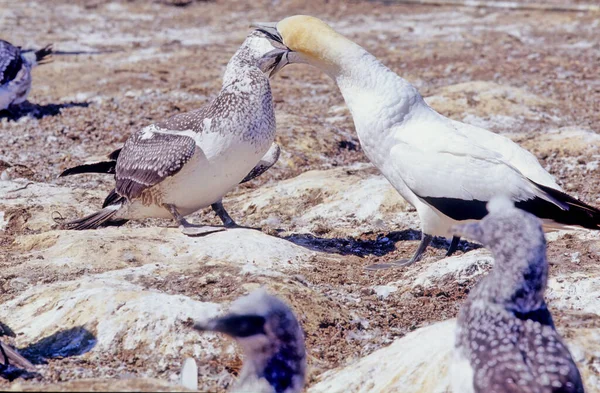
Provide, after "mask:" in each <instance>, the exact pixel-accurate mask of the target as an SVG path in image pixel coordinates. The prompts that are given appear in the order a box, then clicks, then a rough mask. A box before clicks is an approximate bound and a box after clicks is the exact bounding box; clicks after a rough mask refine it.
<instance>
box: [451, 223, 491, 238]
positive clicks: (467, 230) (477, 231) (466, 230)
mask: <svg viewBox="0 0 600 393" xmlns="http://www.w3.org/2000/svg"><path fill="white" fill-rule="evenodd" d="M451 231H452V234H453V235H454V236H461V237H466V238H467V239H469V240H474V241H476V242H479V243H482V242H483V229H482V228H481V225H479V223H478V222H473V223H468V224H457V225H454V226H453V227H452V230H451Z"/></svg>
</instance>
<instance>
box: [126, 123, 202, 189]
mask: <svg viewBox="0 0 600 393" xmlns="http://www.w3.org/2000/svg"><path fill="white" fill-rule="evenodd" d="M195 148H196V142H195V141H194V139H192V138H191V137H189V136H185V135H181V134H163V133H157V132H152V131H148V130H142V131H140V132H137V133H136V134H134V135H132V136H131V137H130V138H129V139H128V140H127V142H125V145H124V146H123V149H122V150H121V153H120V154H119V157H118V159H117V168H116V174H115V177H116V180H117V184H116V187H115V189H116V191H117V193H118V194H119V195H121V196H124V197H126V198H127V199H132V198H137V197H138V196H140V195H141V194H142V192H143V191H144V190H146V189H147V188H150V187H152V186H154V185H156V184H158V183H160V182H161V181H163V180H164V179H166V178H167V177H169V176H173V175H174V174H176V173H177V172H179V171H180V170H181V168H182V167H183V166H184V165H185V163H186V162H187V161H188V160H189V159H190V158H191V157H192V156H193V155H194V150H195Z"/></svg>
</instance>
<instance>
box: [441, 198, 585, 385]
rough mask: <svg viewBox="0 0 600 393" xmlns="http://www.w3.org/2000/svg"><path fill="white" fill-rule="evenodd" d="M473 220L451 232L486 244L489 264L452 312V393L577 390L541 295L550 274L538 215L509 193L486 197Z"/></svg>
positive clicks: (575, 374)
mask: <svg viewBox="0 0 600 393" xmlns="http://www.w3.org/2000/svg"><path fill="white" fill-rule="evenodd" d="M487 208H488V211H489V214H488V215H487V216H486V217H485V218H484V219H483V220H481V222H479V223H470V224H462V225H457V226H455V227H454V229H453V230H454V232H455V233H456V234H457V235H461V236H465V237H467V238H469V239H472V240H475V241H478V242H481V243H482V244H483V245H485V246H486V247H487V248H489V249H490V250H491V251H492V254H493V255H494V259H495V263H494V267H493V269H492V270H491V272H490V273H489V274H488V275H487V276H486V277H485V278H484V279H483V280H481V282H480V283H479V284H478V285H477V286H476V287H475V288H474V289H473V290H472V291H471V293H470V294H469V297H468V299H467V301H466V302H465V304H464V305H463V306H462V308H461V310H460V313H459V316H458V327H457V332H456V344H455V351H454V361H453V364H452V371H451V373H452V387H453V391H454V392H456V393H469V392H477V393H484V392H485V393H509V392H510V393H517V392H518V393H550V392H553V393H558V392H561V393H575V392H577V393H581V392H583V391H584V389H583V383H582V381H581V376H580V374H579V371H578V370H577V366H576V365H575V363H574V362H573V359H572V358H571V355H570V353H569V350H568V349H567V347H566V345H565V344H564V342H563V341H562V339H561V337H560V335H559V334H558V332H557V331H556V329H555V327H554V323H553V321H552V316H551V315H550V312H549V311H548V308H547V306H546V302H545V301H544V291H545V290H546V285H547V281H548V263H547V261H546V240H545V238H544V233H543V231H542V226H541V222H540V220H539V219H538V218H536V217H535V216H534V215H532V214H530V213H527V212H525V211H523V210H520V209H517V208H515V207H514V205H513V203H512V202H511V201H510V200H509V199H508V198H501V197H496V198H494V199H492V200H491V201H490V202H489V203H488V206H487Z"/></svg>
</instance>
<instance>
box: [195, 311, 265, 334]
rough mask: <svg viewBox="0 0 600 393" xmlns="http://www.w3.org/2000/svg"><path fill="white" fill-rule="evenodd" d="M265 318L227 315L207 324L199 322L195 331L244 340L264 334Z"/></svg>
mask: <svg viewBox="0 0 600 393" xmlns="http://www.w3.org/2000/svg"><path fill="white" fill-rule="evenodd" d="M264 325H265V318H264V317H262V316H260V315H225V316H223V317H220V318H215V319H211V320H209V321H207V322H197V323H196V324H195V325H194V329H196V330H198V331H201V332H202V331H213V332H219V333H225V334H227V335H229V336H231V337H235V338H244V337H248V336H253V335H256V334H264V331H265V330H264Z"/></svg>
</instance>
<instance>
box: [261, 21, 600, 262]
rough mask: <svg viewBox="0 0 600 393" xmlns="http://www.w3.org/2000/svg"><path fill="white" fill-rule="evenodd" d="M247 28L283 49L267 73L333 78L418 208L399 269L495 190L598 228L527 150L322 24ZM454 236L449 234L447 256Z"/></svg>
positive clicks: (480, 209) (562, 219) (563, 222)
mask: <svg viewBox="0 0 600 393" xmlns="http://www.w3.org/2000/svg"><path fill="white" fill-rule="evenodd" d="M254 26H255V27H257V28H258V30H259V31H263V32H265V34H268V35H269V38H270V39H271V40H272V41H274V42H276V43H277V45H285V46H286V47H287V51H286V50H285V48H284V49H282V48H281V47H280V48H278V49H276V50H274V51H272V52H270V53H269V54H267V55H266V56H265V58H271V59H276V61H277V65H276V66H275V67H274V69H273V71H274V72H277V71H278V70H280V69H281V68H283V67H284V66H285V65H286V64H291V63H308V64H311V65H313V66H315V67H317V68H319V69H321V70H323V71H324V72H325V73H327V74H328V75H329V76H330V77H331V78H332V79H333V80H334V81H335V82H336V84H337V85H338V87H339V89H340V91H341V93H342V95H343V97H344V100H345V101H346V104H347V105H348V108H349V109H350V112H351V113H352V117H353V118H354V125H355V127H356V132H357V134H358V138H359V140H360V143H361V146H362V148H363V150H364V152H365V154H366V156H367V157H368V158H369V160H370V161H371V162H372V163H373V164H374V165H375V166H376V167H377V168H379V170H380V171H381V172H382V173H383V175H384V176H385V177H386V178H387V179H388V180H389V181H390V183H391V184H392V185H393V186H394V188H395V189H396V190H397V191H398V192H399V193H400V194H401V195H402V197H404V198H405V199H406V200H407V201H408V202H409V203H411V204H412V205H413V206H414V207H415V208H416V210H417V212H418V214H419V218H420V219H421V231H422V240H421V244H420V245H419V247H418V249H417V251H416V252H415V254H414V255H413V256H412V258H410V259H409V260H404V261H401V262H397V263H396V264H397V265H407V264H411V263H414V262H416V261H418V260H419V259H420V258H421V256H422V254H423V252H424V251H425V249H426V248H427V246H428V244H429V242H430V241H431V239H432V237H433V236H445V237H449V236H451V233H450V228H451V227H452V225H454V224H456V223H457V222H460V221H466V220H480V219H481V218H483V217H484V216H485V214H486V210H485V205H486V203H487V202H488V201H489V200H490V199H491V198H492V197H493V196H495V195H498V194H507V195H509V196H510V197H511V198H512V200H513V201H515V202H516V206H517V207H519V208H521V209H524V210H526V211H529V212H531V213H533V214H535V215H536V216H538V217H540V218H542V219H544V220H545V222H546V223H548V224H552V225H554V226H580V227H584V228H591V229H600V210H598V209H596V208H594V207H592V206H589V205H587V204H585V203H583V202H581V201H579V200H577V199H575V198H573V197H571V196H569V195H567V194H565V193H564V192H563V191H562V190H561V188H560V187H559V186H558V185H557V184H556V181H555V180H554V178H553V177H552V176H551V175H550V174H549V173H548V172H546V171H545V170H544V168H542V166H541V165H540V164H539V162H538V161H537V159H536V158H535V157H534V156H533V155H532V154H531V153H529V152H528V151H527V150H525V149H523V148H521V147H520V146H519V145H517V144H516V143H514V142H512V141H511V140H510V139H508V138H506V137H503V136H501V135H498V134H494V133H493V132H490V131H487V130H484V129H482V128H479V127H475V126H472V125H468V124H464V123H461V122H458V121H454V120H451V119H449V118H447V117H445V116H442V115H441V114H439V113H437V112H436V111H435V110H433V109H432V108H431V107H429V105H427V104H426V103H425V101H424V100H423V98H422V97H421V95H420V94H419V92H418V91H417V89H416V88H415V87H414V86H412V85H411V84H410V83H409V82H407V81H406V80H404V79H402V78H401V77H399V76H398V75H396V74H395V73H394V72H393V71H391V70H390V69H389V68H387V67H386V66H384V65H383V64H382V63H381V62H380V61H379V60H377V59H376V58H375V57H374V56H373V55H371V54H370V53H369V52H367V51H366V50H365V49H363V48H362V47H361V46H359V45H357V44H356V43H354V42H352V41H350V40H349V39H347V38H345V37H344V36H342V35H341V34H339V33H337V32H336V31H334V30H333V29H332V28H331V27H329V26H328V25H327V24H325V23H324V22H323V21H321V20H319V19H317V18H314V17H310V16H304V15H297V16H292V17H289V18H286V19H283V20H282V21H280V22H279V23H257V24H255V25H254ZM459 240H460V238H459V237H458V236H454V237H453V238H452V243H451V245H450V248H449V249H448V253H447V255H451V254H452V253H453V252H454V251H455V250H456V247H457V245H458V242H459Z"/></svg>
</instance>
